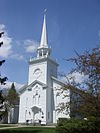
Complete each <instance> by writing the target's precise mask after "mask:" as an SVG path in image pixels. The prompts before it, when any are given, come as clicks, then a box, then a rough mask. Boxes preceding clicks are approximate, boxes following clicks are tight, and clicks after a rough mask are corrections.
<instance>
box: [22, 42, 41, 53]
mask: <svg viewBox="0 0 100 133" xmlns="http://www.w3.org/2000/svg"><path fill="white" fill-rule="evenodd" d="M24 45H25V50H26V52H28V53H34V52H35V51H36V49H37V47H38V46H39V43H38V42H37V41H34V40H25V41H24Z"/></svg>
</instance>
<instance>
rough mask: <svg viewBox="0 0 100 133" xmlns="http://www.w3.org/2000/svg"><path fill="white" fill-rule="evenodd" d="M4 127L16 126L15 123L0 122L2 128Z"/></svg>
mask: <svg viewBox="0 0 100 133" xmlns="http://www.w3.org/2000/svg"><path fill="white" fill-rule="evenodd" d="M2 127H15V125H14V124H0V128H2Z"/></svg>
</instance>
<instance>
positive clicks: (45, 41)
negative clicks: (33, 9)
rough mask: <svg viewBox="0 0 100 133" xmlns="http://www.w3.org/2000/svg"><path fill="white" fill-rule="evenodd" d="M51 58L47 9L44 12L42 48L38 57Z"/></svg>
mask: <svg viewBox="0 0 100 133" xmlns="http://www.w3.org/2000/svg"><path fill="white" fill-rule="evenodd" d="M44 56H50V48H49V47H48V37H47V26H46V9H45V10H44V20H43V27H42V34H41V42H40V46H39V47H38V49H37V57H44Z"/></svg>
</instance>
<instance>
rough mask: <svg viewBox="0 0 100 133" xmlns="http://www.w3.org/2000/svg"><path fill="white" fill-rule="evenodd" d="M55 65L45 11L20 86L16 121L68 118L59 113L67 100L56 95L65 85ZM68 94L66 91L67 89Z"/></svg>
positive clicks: (55, 120)
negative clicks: (26, 75) (33, 53)
mask: <svg viewBox="0 0 100 133" xmlns="http://www.w3.org/2000/svg"><path fill="white" fill-rule="evenodd" d="M57 68H58V64H57V62H56V61H55V60H53V59H52V58H51V49H50V48H49V46H48V38H47V28H46V14H45V13H44V20H43V28H42V35H41V42H40V46H39V47H38V48H37V57H36V58H30V61H29V79H28V85H25V86H23V87H22V88H21V89H20V91H19V92H20V105H19V123H26V122H29V123H35V122H37V123H38V122H41V124H48V123H56V122H57V120H58V118H60V117H67V118H68V117H69V115H65V114H64V112H62V113H58V112H57V106H59V103H61V102H66V100H70V99H69V98H66V99H63V94H61V95H57V93H58V91H59V90H58V89H60V88H61V87H63V86H64V84H63V83H62V82H61V81H59V80H58V79H57ZM68 93H69V92H68Z"/></svg>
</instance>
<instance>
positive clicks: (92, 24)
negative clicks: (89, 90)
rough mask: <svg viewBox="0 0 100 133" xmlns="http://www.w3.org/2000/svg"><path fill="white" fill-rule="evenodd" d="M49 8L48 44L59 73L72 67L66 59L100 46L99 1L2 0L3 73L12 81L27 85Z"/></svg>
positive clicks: (0, 24) (0, 8) (0, 52)
mask: <svg viewBox="0 0 100 133" xmlns="http://www.w3.org/2000/svg"><path fill="white" fill-rule="evenodd" d="M45 8H46V9H47V30H48V42H49V46H51V48H52V57H53V58H55V59H57V61H58V63H59V69H58V70H59V72H62V71H63V72H64V73H66V74H67V73H68V72H69V71H70V69H71V67H72V64H71V63H69V62H66V61H65V60H64V58H70V57H74V56H75V53H74V50H76V51H77V52H79V53H82V52H84V50H87V49H92V48H93V47H95V46H97V45H100V0H0V30H1V31H2V30H3V31H5V36H4V37H3V41H4V46H2V47H1V48H0V59H4V58H5V59H6V63H5V64H4V65H3V66H2V68H1V74H2V75H3V76H5V75H6V76H7V77H8V80H9V81H12V82H17V83H20V84H26V83H27V81H28V60H29V58H30V56H35V55H36V53H35V51H36V48H37V46H38V45H39V42H40V38H41V31H42V23H43V11H44V9H45Z"/></svg>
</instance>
